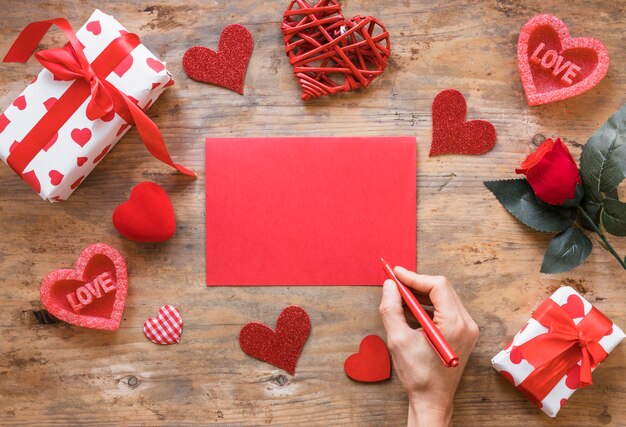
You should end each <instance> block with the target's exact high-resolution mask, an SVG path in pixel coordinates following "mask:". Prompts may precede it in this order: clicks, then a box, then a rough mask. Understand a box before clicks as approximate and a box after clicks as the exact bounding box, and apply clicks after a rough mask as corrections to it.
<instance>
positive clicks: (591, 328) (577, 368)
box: [491, 286, 624, 417]
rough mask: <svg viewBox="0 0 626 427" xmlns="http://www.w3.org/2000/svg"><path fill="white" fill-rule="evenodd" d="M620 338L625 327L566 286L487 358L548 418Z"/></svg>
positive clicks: (586, 381)
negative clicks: (500, 349) (507, 341)
mask: <svg viewBox="0 0 626 427" xmlns="http://www.w3.org/2000/svg"><path fill="white" fill-rule="evenodd" d="M623 338H624V332H623V331H622V330H621V329H620V328H619V327H618V326H617V325H615V324H614V323H613V322H612V321H611V320H609V319H608V318H607V317H606V316H605V315H604V314H602V313H601V312H600V311H599V310H598V309H597V308H595V307H594V306H592V305H591V304H590V303H589V302H588V301H587V300H586V299H584V298H583V297H582V296H580V295H579V294H578V293H577V292H576V291H575V290H574V289H572V288H571V287H569V286H563V287H561V288H560V289H558V290H557V291H556V292H555V293H554V294H552V296H551V297H550V298H548V299H547V300H545V301H544V302H543V303H542V304H541V305H540V306H539V307H538V308H537V310H536V311H535V312H534V313H533V315H532V318H531V319H530V320H529V321H528V322H527V323H526V324H525V325H524V326H523V327H522V329H521V330H520V331H519V332H518V333H517V335H515V337H514V338H513V341H511V343H510V344H509V345H508V346H507V347H506V348H505V349H504V350H502V351H501V352H500V353H498V354H497V355H496V356H495V357H494V358H493V359H491V363H492V364H493V367H494V368H495V369H496V370H497V371H498V372H500V374H502V376H504V377H505V378H506V379H507V380H508V381H509V382H511V384H513V385H514V386H515V387H516V388H517V389H518V390H519V391H521V392H522V393H523V394H524V395H526V397H528V399H529V400H530V401H532V402H533V403H535V404H536V405H537V406H538V407H539V408H541V410H542V411H543V412H545V413H546V414H548V415H549V416H550V417H555V416H556V414H557V413H558V412H559V410H560V409H561V406H563V404H564V403H565V402H566V401H567V399H568V398H569V397H570V396H571V395H572V394H573V393H574V392H575V391H576V390H577V389H578V388H580V387H586V386H588V385H591V372H592V371H593V370H594V369H595V368H596V367H597V366H598V365H599V364H600V362H602V361H603V360H604V359H605V358H606V357H607V356H608V354H609V353H610V352H611V351H612V350H613V349H614V348H615V347H616V346H617V344H619V342H620V341H621V340H622V339H623Z"/></svg>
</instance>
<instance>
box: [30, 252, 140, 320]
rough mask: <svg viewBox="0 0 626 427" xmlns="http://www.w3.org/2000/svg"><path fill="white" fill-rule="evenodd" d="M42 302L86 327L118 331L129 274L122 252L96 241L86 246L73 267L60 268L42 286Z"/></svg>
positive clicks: (52, 310) (60, 317)
mask: <svg viewBox="0 0 626 427" xmlns="http://www.w3.org/2000/svg"><path fill="white" fill-rule="evenodd" d="M39 292H40V295H41V302H42V303H43V305H44V307H46V310H48V311H49V312H50V314H52V315H53V316H55V317H57V318H58V319H60V320H63V321H65V322H67V323H70V324H72V325H76V326H81V327H84V328H92V329H103V330H109V331H114V330H116V329H118V328H119V326H120V323H121V321H122V313H123V311H124V304H125V303H126V295H127V293H128V275H127V272H126V264H125V263H124V259H123V258H122V255H120V253H119V252H118V251H117V250H116V249H115V248H113V247H111V246H108V245H105V244H104V243H96V244H93V245H91V246H88V247H87V248H85V249H84V250H83V251H82V252H81V254H80V256H79V257H78V260H77V261H76V265H75V266H74V269H73V270H69V269H64V270H56V271H53V272H51V273H50V274H48V275H47V276H46V278H45V279H44V280H43V282H42V283H41V288H40V290H39Z"/></svg>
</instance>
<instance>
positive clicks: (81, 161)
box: [76, 157, 89, 167]
mask: <svg viewBox="0 0 626 427" xmlns="http://www.w3.org/2000/svg"><path fill="white" fill-rule="evenodd" d="M87 160H89V159H88V158H87V157H76V166H78V167H81V166H82V165H84V164H85V162H86V161H87Z"/></svg>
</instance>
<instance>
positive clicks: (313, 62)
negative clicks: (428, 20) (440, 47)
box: [281, 0, 391, 100]
mask: <svg viewBox="0 0 626 427" xmlns="http://www.w3.org/2000/svg"><path fill="white" fill-rule="evenodd" d="M281 30H282V33H283V41H284V43H285V51H286V53H287V56H288V57H289V62H290V63H291V65H292V67H293V72H294V74H295V76H296V78H297V79H298V81H299V83H300V86H301V88H302V99H303V100H308V99H312V98H316V97H319V96H323V95H333V94H336V93H339V92H348V91H352V90H356V89H361V88H364V87H367V86H369V84H370V83H372V81H373V80H374V79H375V78H376V77H378V76H380V75H381V74H382V73H383V71H384V70H385V68H386V66H387V61H388V59H389V56H390V55H391V48H390V42H389V33H388V32H387V30H386V28H385V26H384V25H383V24H382V23H380V21H378V20H377V19H376V18H374V17H372V16H355V17H352V18H349V19H345V18H344V17H343V15H342V13H341V6H340V5H339V3H337V1H335V0H316V3H313V4H311V3H309V1H308V0H292V1H291V3H290V4H289V6H288V7H287V10H286V11H285V13H284V14H283V22H282V26H281Z"/></svg>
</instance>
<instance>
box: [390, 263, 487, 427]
mask: <svg viewBox="0 0 626 427" xmlns="http://www.w3.org/2000/svg"><path fill="white" fill-rule="evenodd" d="M394 273H395V274H396V276H397V277H398V279H399V280H400V281H401V282H402V283H404V284H405V285H406V286H408V287H409V288H412V289H414V290H415V291H417V295H416V296H417V299H418V300H419V301H420V303H422V304H425V305H431V306H433V307H434V310H435V311H434V317H433V321H434V322H435V325H437V327H438V328H439V330H440V331H441V333H442V334H443V336H444V337H445V338H446V340H447V341H448V343H450V346H451V347H452V348H453V349H454V351H455V352H456V353H457V355H458V356H459V366H457V367H456V368H446V367H445V366H444V364H443V363H442V362H441V359H440V358H439V356H438V355H437V353H435V351H434V350H433V348H432V347H431V345H430V343H429V342H428V340H427V338H426V336H425V335H424V334H423V332H422V330H421V328H420V329H412V328H411V327H410V326H409V325H408V324H407V322H406V318H405V317H404V311H403V309H402V297H401V296H400V292H399V291H398V288H397V285H396V284H395V283H394V282H393V281H392V280H386V281H385V283H384V285H383V296H382V300H381V302H380V307H379V311H380V316H381V318H382V320H383V324H384V326H385V331H386V333H387V345H388V346H389V350H390V351H391V356H392V358H393V364H394V366H395V369H396V372H397V373H398V377H399V378H400V382H401V383H402V385H403V386H404V388H405V390H406V392H407V394H408V397H409V418H408V424H409V425H410V426H429V427H432V426H447V425H449V424H450V419H451V417H452V401H453V400H454V394H455V393H456V389H457V387H458V385H459V381H460V380H461V375H462V374H463V370H464V369H465V365H466V364H467V360H468V358H469V355H470V353H471V352H472V350H473V348H474V345H475V344H476V341H477V340H478V334H479V331H478V326H477V325H476V322H474V320H473V319H472V317H471V316H470V315H469V313H468V312H467V310H465V307H463V304H462V303H461V300H460V299H459V296H458V295H457V294H456V292H455V291H454V289H453V288H452V286H450V283H449V282H448V280H447V279H446V278H445V277H442V276H425V275H422V274H416V273H413V272H411V271H408V270H406V269H405V268H402V267H396V268H394Z"/></svg>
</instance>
